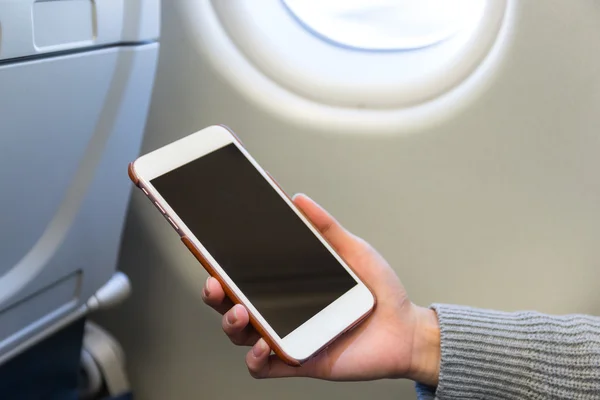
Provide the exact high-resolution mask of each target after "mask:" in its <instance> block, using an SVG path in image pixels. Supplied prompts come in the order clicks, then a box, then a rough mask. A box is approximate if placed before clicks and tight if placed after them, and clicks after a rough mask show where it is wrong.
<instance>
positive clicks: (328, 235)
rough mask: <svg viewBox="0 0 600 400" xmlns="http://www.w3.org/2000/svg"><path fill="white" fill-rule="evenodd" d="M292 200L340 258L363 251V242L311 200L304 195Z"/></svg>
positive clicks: (298, 195) (296, 196)
mask: <svg viewBox="0 0 600 400" xmlns="http://www.w3.org/2000/svg"><path fill="white" fill-rule="evenodd" d="M293 200H294V204H296V206H297V207H298V208H300V210H302V212H303V213H304V215H306V216H307V217H308V219H309V220H310V221H311V222H312V223H313V225H314V226H315V227H316V228H317V229H318V230H319V232H321V234H322V235H323V236H324V237H325V239H327V241H328V242H329V243H330V244H331V245H332V246H333V247H334V248H335V249H336V251H337V252H338V253H340V255H341V256H342V257H351V256H352V255H354V254H355V253H357V252H360V251H363V250H364V247H365V244H364V242H362V241H361V240H359V239H358V238H357V237H355V236H354V235H352V234H351V233H350V232H348V231H346V229H344V227H343V226H342V225H340V223H339V222H337V221H336V219H335V218H333V217H332V216H331V215H330V214H329V213H328V212H327V211H325V210H324V209H323V208H322V207H321V206H319V205H318V204H317V203H315V202H314V201H313V200H312V199H311V198H309V197H308V196H306V195H305V194H297V195H295V196H294V198H293Z"/></svg>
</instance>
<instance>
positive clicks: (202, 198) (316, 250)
mask: <svg viewBox="0 0 600 400" xmlns="http://www.w3.org/2000/svg"><path fill="white" fill-rule="evenodd" d="M151 183H152V185H154V187H155V188H156V189H157V190H158V192H159V193H160V194H161V195H162V196H163V198H164V199H165V200H166V201H167V203H169V205H170V206H171V208H173V210H174V211H175V213H177V215H178V216H179V218H181V220H182V221H183V222H184V223H185V224H186V225H187V227H188V228H189V229H190V230H191V231H192V233H193V234H194V235H195V236H196V238H197V239H198V240H199V241H200V243H202V245H203V246H204V247H205V248H206V249H207V250H208V252H210V254H211V255H212V257H213V258H214V259H215V260H216V261H217V262H218V263H219V265H220V266H221V267H222V268H223V270H224V271H225V272H226V273H227V274H228V275H229V277H230V278H231V280H232V281H234V282H235V284H236V285H237V286H238V287H239V289H240V290H241V291H242V292H243V293H244V295H245V296H246V297H247V298H248V300H249V301H250V302H252V304H253V305H254V307H255V308H256V309H257V310H258V312H260V313H261V314H262V316H263V317H264V318H265V320H266V321H267V322H268V323H269V325H271V327H272V328H273V329H274V330H275V332H276V333H277V334H278V335H279V336H280V337H282V338H283V337H285V336H286V335H287V334H289V333H290V332H292V331H293V330H295V329H296V328H298V327H299V326H300V325H302V324H303V323H304V322H306V321H307V320H309V319H310V318H311V317H313V316H314V315H316V314H317V313H319V312H320V311H321V310H323V309H324V308H325V307H327V306H328V305H329V304H331V303H332V302H333V301H334V300H336V299H337V298H339V297H340V296H341V295H343V294H344V293H346V292H347V291H348V290H350V289H351V288H353V287H354V286H355V285H356V284H357V282H356V280H355V279H354V278H353V277H352V276H351V275H350V274H349V273H348V272H347V271H346V270H345V269H344V267H343V266H342V265H341V264H340V263H339V262H338V261H337V260H336V258H335V257H334V256H333V255H332V254H331V253H330V252H329V251H328V250H327V248H326V247H325V246H324V245H323V244H322V243H321V241H320V240H319V239H318V238H317V237H315V235H314V234H313V233H312V232H311V231H310V229H309V228H308V227H307V226H306V225H305V223H304V222H303V221H302V220H301V219H300V218H299V217H298V215H296V213H295V212H294V211H293V210H292V209H291V208H290V207H289V206H288V205H287V204H286V203H285V202H284V201H283V199H282V198H281V197H280V196H279V194H278V193H277V192H276V191H275V190H274V189H273V187H272V186H271V185H270V184H269V182H267V181H266V180H265V179H264V177H263V176H262V175H261V173H260V172H259V171H258V170H257V169H256V168H255V167H254V166H253V165H252V163H251V162H250V161H249V160H248V159H247V158H246V157H245V156H244V154H243V153H242V152H241V151H240V150H239V149H238V148H237V147H236V146H235V145H234V144H229V145H226V146H224V147H222V148H220V149H218V150H215V151H213V152H211V153H209V154H207V155H205V156H203V157H200V158H198V159H196V160H194V161H191V162H190V163H187V164H185V165H183V166H181V167H179V168H177V169H175V170H172V171H170V172H168V173H166V174H164V175H161V176H159V177H157V178H155V179H153V180H152V181H151Z"/></svg>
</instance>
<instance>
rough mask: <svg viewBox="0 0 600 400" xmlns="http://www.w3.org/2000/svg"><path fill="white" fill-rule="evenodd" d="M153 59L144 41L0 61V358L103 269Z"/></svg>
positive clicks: (110, 268) (113, 246) (112, 256)
mask: <svg viewBox="0 0 600 400" xmlns="http://www.w3.org/2000/svg"><path fill="white" fill-rule="evenodd" d="M157 57H158V44H157V43H149V44H144V45H139V46H127V47H111V48H106V49H101V50H95V51H90V52H83V53H77V54H71V55H64V56H60V57H51V58H43V59H38V60H34V61H24V62H17V63H11V64H7V65H0V87H2V91H0V110H2V118H1V119H0V131H1V132H2V135H1V136H0V187H1V188H2V190H1V191H0V209H2V210H3V212H2V213H0V226H2V227H3V228H4V229H2V230H0V326H2V335H3V336H4V337H2V338H0V362H2V361H3V354H5V353H7V352H9V351H10V350H11V349H13V348H15V346H18V345H19V343H21V342H23V341H24V340H26V339H27V338H29V337H31V336H32V335H35V334H37V333H39V332H40V331H42V330H44V329H47V328H48V327H50V326H52V325H53V324H55V323H57V321H59V320H60V319H62V318H66V317H67V316H68V315H69V314H70V313H72V312H75V311H76V310H79V309H80V307H81V305H82V304H84V303H85V301H87V299H88V298H90V296H91V295H92V294H94V293H95V292H96V290H98V289H99V288H100V287H101V286H102V285H104V283H105V282H106V281H108V279H109V278H110V277H111V276H112V274H113V273H114V271H115V263H116V257H117V252H118V249H119V242H120V234H121V228H122V224H123V219H124V215H125V209H126V206H127V201H128V198H129V193H130V188H131V184H130V181H129V179H128V177H127V164H128V162H129V161H131V160H132V159H133V158H135V157H136V155H137V154H138V151H139V146H140V143H141V139H142V134H143V131H144V125H145V121H146V115H147V110H148V106H149V102H150V94H151V90H152V85H153V81H154V72H155V67H156V61H157ZM74 274H75V275H74ZM69 276H77V277H78V278H77V280H76V284H75V283H73V284H71V285H68V286H61V285H58V286H57V285H56V283H57V282H60V281H62V280H64V279H65V278H66V277H69ZM69 282H75V281H73V280H70V281H69ZM39 296H43V298H46V299H49V300H46V301H44V307H45V308H43V309H38V310H34V308H36V307H37V308H39V305H38V306H36V304H38V303H39V298H40V297H39ZM69 299H70V300H69ZM40 313H41V314H40ZM26 316H30V317H31V318H29V317H27V318H26ZM24 318H25V319H24Z"/></svg>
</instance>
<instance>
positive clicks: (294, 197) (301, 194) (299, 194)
mask: <svg viewBox="0 0 600 400" xmlns="http://www.w3.org/2000/svg"><path fill="white" fill-rule="evenodd" d="M298 196H306V195H305V194H304V193H296V194H295V195H293V196H292V200H296V198H297V197H298Z"/></svg>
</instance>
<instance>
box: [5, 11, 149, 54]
mask: <svg viewBox="0 0 600 400" xmlns="http://www.w3.org/2000/svg"><path fill="white" fill-rule="evenodd" d="M159 17H160V1H159V0H102V1H92V0H54V1H47V0H41V1H40V0H37V1H36V0H20V1H14V0H0V32H1V33H0V60H3V59H10V58H17V57H25V56H31V55H36V54H44V53H50V52H55V51H65V50H73V49H79V48H85V47H92V46H102V45H108V44H115V43H120V42H141V41H149V40H154V39H156V38H157V37H158V33H159V26H160V25H159Z"/></svg>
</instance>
